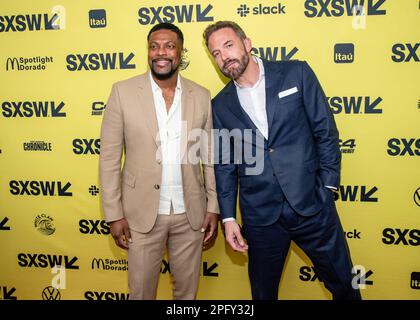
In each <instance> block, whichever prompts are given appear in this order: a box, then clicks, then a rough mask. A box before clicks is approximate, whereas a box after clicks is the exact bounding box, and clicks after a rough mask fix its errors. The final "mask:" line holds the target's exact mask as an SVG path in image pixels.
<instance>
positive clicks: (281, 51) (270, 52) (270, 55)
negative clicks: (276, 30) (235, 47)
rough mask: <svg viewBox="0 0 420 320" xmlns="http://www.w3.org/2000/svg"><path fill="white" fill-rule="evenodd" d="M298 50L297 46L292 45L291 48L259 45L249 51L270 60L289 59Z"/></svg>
mask: <svg viewBox="0 0 420 320" xmlns="http://www.w3.org/2000/svg"><path fill="white" fill-rule="evenodd" d="M298 51H299V49H298V48H296V47H293V49H291V50H287V48H286V47H266V48H263V47H259V48H252V49H251V52H252V53H253V54H255V55H257V56H259V57H260V58H261V59H265V60H270V61H279V60H281V61H289V60H290V59H292V57H293V56H294V55H295V54H296V53H297V52H298Z"/></svg>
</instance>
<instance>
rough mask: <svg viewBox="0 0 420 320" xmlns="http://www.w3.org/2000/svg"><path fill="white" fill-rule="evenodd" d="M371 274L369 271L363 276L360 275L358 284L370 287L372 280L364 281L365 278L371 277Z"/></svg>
mask: <svg viewBox="0 0 420 320" xmlns="http://www.w3.org/2000/svg"><path fill="white" fill-rule="evenodd" d="M372 274H373V271H372V270H369V271H368V272H366V273H365V274H362V275H360V278H359V284H367V285H372V284H373V281H372V280H366V279H367V278H369V277H370V276H371V275H372Z"/></svg>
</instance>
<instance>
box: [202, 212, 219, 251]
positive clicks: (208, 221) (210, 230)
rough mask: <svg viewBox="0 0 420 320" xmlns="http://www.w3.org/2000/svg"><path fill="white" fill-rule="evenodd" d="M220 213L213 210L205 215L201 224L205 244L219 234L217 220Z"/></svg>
mask: <svg viewBox="0 0 420 320" xmlns="http://www.w3.org/2000/svg"><path fill="white" fill-rule="evenodd" d="M218 220H219V215H218V214H217V213H213V212H207V213H206V216H205V217H204V221H203V225H202V226H201V232H204V240H203V245H204V246H205V245H207V244H208V243H209V242H210V241H211V240H213V238H215V237H216V235H217V221H218Z"/></svg>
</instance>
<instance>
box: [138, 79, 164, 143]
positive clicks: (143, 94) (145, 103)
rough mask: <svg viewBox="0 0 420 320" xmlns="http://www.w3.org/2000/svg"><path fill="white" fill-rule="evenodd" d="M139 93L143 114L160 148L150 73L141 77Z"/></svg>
mask: <svg viewBox="0 0 420 320" xmlns="http://www.w3.org/2000/svg"><path fill="white" fill-rule="evenodd" d="M138 87H139V91H138V94H137V98H138V99H139V105H140V107H141V108H140V109H141V111H142V113H143V116H144V119H145V122H146V125H147V127H148V129H149V132H150V134H151V136H152V138H153V140H154V141H155V143H156V146H157V147H158V148H159V147H160V138H159V126H158V122H157V117H156V108H155V101H154V99H153V93H152V86H151V84H150V79H149V72H146V73H145V74H143V75H141V76H140V78H139V84H138Z"/></svg>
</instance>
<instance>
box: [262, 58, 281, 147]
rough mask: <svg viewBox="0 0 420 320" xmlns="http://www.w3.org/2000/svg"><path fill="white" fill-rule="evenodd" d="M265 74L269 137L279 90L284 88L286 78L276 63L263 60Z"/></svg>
mask: <svg viewBox="0 0 420 320" xmlns="http://www.w3.org/2000/svg"><path fill="white" fill-rule="evenodd" d="M263 63H264V73H265V108H266V112H267V122H268V137H269V139H270V132H271V128H272V126H273V119H274V114H275V112H276V107H277V102H278V99H279V98H278V90H279V89H280V88H281V87H282V85H283V81H284V77H283V76H282V70H281V69H280V68H278V66H277V64H276V63H271V62H268V61H265V60H263Z"/></svg>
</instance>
